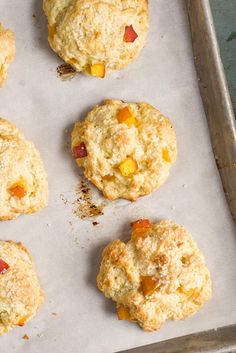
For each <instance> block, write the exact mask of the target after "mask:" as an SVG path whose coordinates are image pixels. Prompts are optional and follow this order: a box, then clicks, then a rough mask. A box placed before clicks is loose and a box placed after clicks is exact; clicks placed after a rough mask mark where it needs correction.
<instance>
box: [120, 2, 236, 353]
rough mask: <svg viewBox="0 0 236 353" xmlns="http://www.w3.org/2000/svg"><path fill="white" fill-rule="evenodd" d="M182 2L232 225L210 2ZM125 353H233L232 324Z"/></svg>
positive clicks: (231, 153) (232, 145) (233, 205)
mask: <svg viewBox="0 0 236 353" xmlns="http://www.w3.org/2000/svg"><path fill="white" fill-rule="evenodd" d="M185 3H186V7H187V12H188V17H189V23H190V29H191V35H192V45H193V53H194V61H195V66H196V71H197V76H198V81H199V90H200V94H201V97H202V101H203V105H204V109H205V113H206V118H207V122H208V126H209V133H210V137H211V143H212V148H213V152H214V156H215V161H216V164H217V167H218V170H219V173H220V176H221V180H222V185H223V189H224V193H225V196H226V199H227V202H228V205H229V208H230V211H231V214H232V217H233V219H234V221H235V222H236V177H235V174H236V120H235V115H234V112H233V107H232V102H231V99H230V95H229V91H228V86H227V81H226V78H225V74H224V68H223V64H222V61H221V56H220V50H219V46H218V42H217V38H216V33H215V28H214V22H213V17H212V13H211V6H210V1H209V0H194V1H193V0H185ZM128 352H130V353H131V352H132V353H183V352H184V353H198V352H211V353H233V352H236V324H235V325H230V326H225V327H221V328H218V329H215V330H209V331H204V332H200V333H196V334H192V335H187V336H182V337H177V338H173V339H171V340H167V341H163V342H160V343H154V344H150V345H146V346H142V347H137V348H133V349H129V350H125V351H122V353H128ZM117 353H119V352H117ZM120 353H121V352H120Z"/></svg>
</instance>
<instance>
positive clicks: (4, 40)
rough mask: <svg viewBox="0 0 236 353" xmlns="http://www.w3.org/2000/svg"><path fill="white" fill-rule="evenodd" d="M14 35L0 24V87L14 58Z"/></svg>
mask: <svg viewBox="0 0 236 353" xmlns="http://www.w3.org/2000/svg"><path fill="white" fill-rule="evenodd" d="M15 52H16V48H15V40H14V33H13V32H12V31H10V30H9V29H4V28H3V26H2V25H1V23H0V87H2V86H3V83H4V81H5V79H6V77H7V69H8V67H9V65H10V63H11V62H12V60H13V59H14V57H15Z"/></svg>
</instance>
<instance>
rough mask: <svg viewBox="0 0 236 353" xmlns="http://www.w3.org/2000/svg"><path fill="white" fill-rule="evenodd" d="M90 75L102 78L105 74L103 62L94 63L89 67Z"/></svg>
mask: <svg viewBox="0 0 236 353" xmlns="http://www.w3.org/2000/svg"><path fill="white" fill-rule="evenodd" d="M90 71H91V75H92V76H95V77H101V78H104V77H105V75H106V67H105V65H104V64H94V65H91V67H90Z"/></svg>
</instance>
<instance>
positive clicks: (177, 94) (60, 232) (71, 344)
mask: <svg viewBox="0 0 236 353" xmlns="http://www.w3.org/2000/svg"><path fill="white" fill-rule="evenodd" d="M41 7H42V2H41V1H40V0H28V1H24V2H22V1H19V0H18V1H17V0H1V1H0V18H1V20H2V22H3V24H4V25H5V26H9V27H11V28H12V29H13V30H14V32H15V34H16V46H17V57H16V60H15V62H14V63H13V64H12V66H11V68H10V71H9V78H8V81H7V84H6V85H5V87H4V88H3V89H1V91H0V116H2V117H6V118H8V119H10V120H11V121H12V122H14V123H15V124H17V126H18V127H19V128H20V129H22V131H23V132H24V133H25V135H26V136H27V138H29V139H32V140H33V141H34V142H35V144H36V145H37V147H38V148H39V150H40V152H41V154H42V157H43V159H44V161H45V165H46V169H47V172H48V176H49V187H50V201H49V206H48V208H46V209H45V210H43V211H42V212H40V213H37V214H35V215H32V216H21V217H19V218H18V219H17V220H15V221H11V222H4V223H1V224H0V235H1V238H2V239H13V240H16V241H22V242H23V243H24V244H25V245H26V246H27V247H29V249H30V250H31V252H32V255H33V257H34V260H35V263H36V267H37V272H38V275H39V277H40V279H41V283H42V286H43V288H44V290H45V294H46V301H45V304H44V306H43V307H42V308H41V310H40V311H39V313H38V315H37V316H36V317H35V318H34V319H33V320H32V321H31V322H30V323H28V324H27V325H26V326H25V327H23V328H19V329H18V328H17V329H14V330H12V332H10V333H9V334H7V335H5V336H3V337H1V343H0V351H1V353H9V352H11V353H14V352H17V353H23V352H25V351H27V352H28V353H31V352H32V353H39V352H40V353H41V352H42V351H44V352H46V353H51V352H55V351H56V352H58V353H61V352H63V353H64V352H65V351H66V352H68V353H75V352H81V353H84V352H86V353H87V352H88V353H108V352H114V351H118V350H122V349H128V348H133V347H135V346H139V345H144V344H149V343H153V342H157V341H161V340H164V339H168V338H172V337H176V336H181V335H186V334H189V333H192V332H196V331H202V330H205V329H210V328H214V327H218V326H223V325H228V324H232V323H235V322H236V305H235V295H236V271H235V265H236V237H235V228H234V225H233V222H232V219H231V216H230V213H229V211H228V208H227V204H226V201H225V197H224V193H223V190H222V186H221V183H220V178H219V175H218V171H217V169H216V166H215V162H214V159H213V155H212V150H211V145H210V140H209V134H208V128H207V124H206V119H205V115H204V111H203V107H202V103H201V99H200V96H199V92H198V85H197V79H196V74H195V69H194V63H193V57H192V48H191V42H190V34H189V28H188V21H187V14H186V10H185V8H184V2H183V1H182V0H175V1H173V0H151V1H150V14H151V31H150V35H149V39H148V44H147V47H146V48H145V50H143V52H142V55H141V56H140V58H139V59H138V60H137V61H136V62H135V63H134V64H133V65H131V66H129V68H127V69H126V70H124V71H122V72H120V73H114V74H112V75H110V76H108V77H107V78H106V79H105V80H98V79H94V78H91V77H85V76H82V75H78V76H76V77H75V78H74V79H73V80H72V81H66V82H62V81H61V80H60V79H59V78H58V77H57V75H56V67H57V66H58V65H59V64H60V63H61V62H60V60H59V59H58V58H57V57H56V56H55V55H54V54H53V53H52V51H51V50H50V48H49V46H48V44H47V39H46V36H47V33H46V20H45V18H44V16H43V13H42V10H41ZM33 15H35V17H34V16H33ZM105 98H120V99H123V100H127V101H129V100H130V101H147V102H149V103H151V104H153V105H155V106H156V107H158V108H159V109H160V110H161V111H162V112H163V113H164V114H165V115H167V116H169V117H171V120H172V121H173V123H174V126H175V129H176V133H177V139H178V147H179V158H178V161H177V162H176V164H175V166H174V168H173V169H172V173H171V176H170V178H169V180H168V181H167V183H166V184H165V185H164V186H162V188H160V189H159V190H157V191H156V192H155V193H153V194H152V195H151V196H148V197H145V198H142V199H140V200H138V201H137V202H135V203H129V202H127V201H122V200H120V201H116V202H112V203H109V204H108V205H107V206H106V207H105V209H104V216H101V217H99V218H98V219H97V221H98V222H99V224H98V225H97V226H96V227H94V226H93V225H92V222H91V221H81V220H80V219H79V218H78V217H76V216H75V215H74V214H73V205H71V203H73V201H75V200H76V193H75V188H76V185H77V184H78V181H79V174H80V173H79V171H78V169H77V167H76V165H75V163H74V161H73V160H72V158H71V157H70V152H69V147H68V141H69V135H70V133H69V131H70V129H71V127H72V125H73V123H74V121H75V120H77V119H82V118H83V117H84V115H85V114H86V112H87V111H88V110H89V109H90V108H91V107H92V106H93V105H94V104H96V103H99V102H101V101H102V100H103V99H105ZM95 197H96V198H97V201H98V202H102V201H103V198H102V197H101V196H100V195H99V194H98V193H95ZM63 200H64V201H63ZM140 217H145V218H146V217H148V218H150V219H152V220H153V221H156V220H159V219H162V218H170V219H173V220H175V221H176V222H179V223H181V224H183V225H185V226H186V227H187V228H188V229H189V230H190V231H191V232H192V234H193V236H194V238H195V239H196V241H197V243H198V245H199V247H200V248H201V249H202V251H203V252H204V254H205V257H206V261H207V264H208V266H209V268H210V270H211V273H212V279H213V291H214V292H213V299H212V300H211V302H209V303H208V304H206V305H205V306H204V307H203V309H202V310H201V311H200V312H199V313H198V314H197V315H195V316H194V317H192V318H190V319H188V320H187V321H182V322H168V323H167V324H166V325H165V326H164V327H163V328H162V329H161V330H160V331H159V332H155V333H145V332H143V331H142V330H141V329H139V328H138V327H137V326H136V325H135V324H130V323H126V322H120V321H118V320H117V318H116V314H115V304H114V303H113V302H111V301H109V300H107V299H105V298H104V297H103V295H102V294H101V293H100V292H99V291H98V290H97V289H96V275H97V272H98V267H99V261H100V254H101V250H102V249H103V247H104V245H105V244H107V242H109V241H111V240H113V239H115V238H118V237H120V238H121V239H125V238H127V235H128V232H129V229H128V223H129V222H130V221H131V220H134V219H136V218H140ZM53 313H56V314H57V315H53ZM25 333H27V334H28V335H29V337H30V339H29V340H28V341H25V340H23V339H22V336H23V335H24V334H25Z"/></svg>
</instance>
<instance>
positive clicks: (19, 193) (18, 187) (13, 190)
mask: <svg viewBox="0 0 236 353" xmlns="http://www.w3.org/2000/svg"><path fill="white" fill-rule="evenodd" d="M9 192H10V194H11V196H14V197H17V198H18V199H22V198H23V197H24V196H25V195H26V189H25V187H24V185H23V183H22V182H18V183H15V184H14V185H12V186H11V187H10V189H9Z"/></svg>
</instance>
